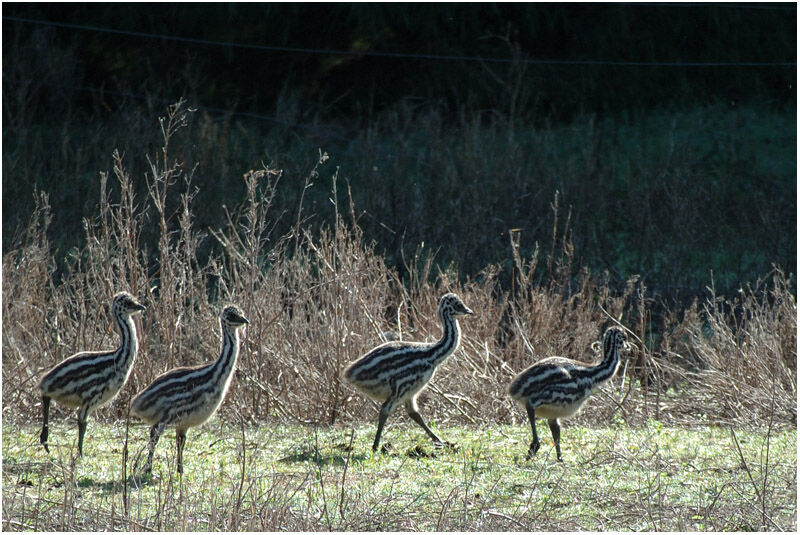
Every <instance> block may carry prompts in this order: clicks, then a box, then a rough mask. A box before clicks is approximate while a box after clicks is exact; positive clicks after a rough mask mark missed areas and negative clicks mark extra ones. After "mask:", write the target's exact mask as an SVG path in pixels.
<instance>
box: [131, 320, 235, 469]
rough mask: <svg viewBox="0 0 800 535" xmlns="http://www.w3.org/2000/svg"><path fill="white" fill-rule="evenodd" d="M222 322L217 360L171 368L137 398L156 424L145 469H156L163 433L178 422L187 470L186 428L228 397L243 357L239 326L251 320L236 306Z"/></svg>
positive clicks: (138, 409)
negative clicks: (235, 372)
mask: <svg viewBox="0 0 800 535" xmlns="http://www.w3.org/2000/svg"><path fill="white" fill-rule="evenodd" d="M219 322H220V324H221V326H222V350H221V351H220V355H219V358H218V359H217V360H216V361H215V362H212V363H211V364H205V365H202V366H194V367H187V368H176V369H174V370H170V371H168V372H166V373H164V374H162V375H160V376H159V377H157V378H156V380H155V381H153V383H152V384H151V385H150V386H148V387H147V388H145V389H144V390H143V391H142V392H141V393H140V394H139V395H138V396H136V398H135V399H134V400H133V403H132V404H131V412H132V413H133V414H135V415H136V416H138V417H139V418H141V419H142V420H144V421H145V422H147V423H148V424H150V425H151V426H152V427H151V428H150V443H149V448H150V451H149V453H148V455H147V463H146V464H145V466H144V470H143V471H144V472H150V471H151V470H152V467H153V453H154V452H155V449H156V444H157V443H158V439H159V437H160V436H161V433H163V432H164V429H165V428H166V426H168V425H174V426H175V442H176V445H177V447H178V473H183V446H184V444H185V443H186V430H187V429H189V428H190V427H196V426H198V425H200V424H203V423H205V422H206V421H207V420H208V419H209V418H211V416H212V415H213V414H214V413H215V412H216V411H217V408H218V407H219V406H220V404H221V403H222V400H223V399H225V394H226V393H227V391H228V387H229V386H230V384H231V379H232V378H233V369H234V368H235V367H236V359H237V358H238V356H239V328H241V327H243V326H244V325H246V324H248V323H250V322H249V321H247V318H245V317H244V313H243V312H242V310H241V309H240V308H239V307H237V306H235V305H230V306H228V307H225V309H224V310H223V311H222V314H221V315H220V318H219Z"/></svg>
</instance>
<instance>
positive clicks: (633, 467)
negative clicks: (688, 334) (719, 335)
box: [3, 418, 797, 531]
mask: <svg viewBox="0 0 800 535" xmlns="http://www.w3.org/2000/svg"><path fill="white" fill-rule="evenodd" d="M406 424H407V422H405V421H404V419H402V418H400V419H395V421H394V422H390V426H389V427H388V428H387V432H386V440H387V441H388V442H389V443H390V444H391V448H390V449H389V452H388V453H383V454H380V453H379V454H373V453H372V452H371V448H370V446H371V442H372V437H373V433H374V426H373V425H359V426H356V427H349V426H334V427H311V426H298V425H283V424H278V425H259V426H247V427H245V426H242V425H237V424H231V423H223V422H219V421H215V422H213V423H210V424H208V425H206V426H204V427H202V428H200V429H198V430H194V431H192V432H190V435H189V441H188V443H187V446H186V452H185V458H184V459H185V461H184V462H185V466H186V473H185V474H184V476H183V479H179V478H176V477H175V475H174V474H173V472H174V461H175V459H174V438H173V437H174V434H173V433H172V432H167V433H165V435H164V437H163V438H162V441H161V443H160V444H159V447H158V449H157V452H156V453H157V454H156V462H155V465H154V469H153V475H152V477H146V478H139V477H136V476H134V477H130V476H129V474H130V470H131V467H132V466H133V464H134V462H135V459H136V457H137V456H138V455H139V454H144V453H146V452H144V450H145V447H146V443H147V428H146V427H144V426H142V425H139V424H136V425H133V426H132V427H131V428H130V430H129V437H128V444H129V448H130V449H129V451H130V460H129V462H128V466H127V472H124V471H123V467H122V463H121V461H122V459H123V450H124V447H125V439H126V437H125V426H124V425H119V423H116V424H109V423H98V422H92V425H90V428H89V431H88V435H87V439H88V441H87V452H86V455H85V457H84V458H83V459H82V460H80V461H78V463H75V464H73V459H72V457H71V455H72V454H73V452H74V449H75V448H74V442H75V429H74V426H73V425H71V424H67V423H56V424H55V425H54V426H53V429H52V431H51V436H52V437H53V439H54V440H52V444H51V449H52V451H53V454H52V455H48V454H46V453H45V452H44V450H43V449H42V448H41V447H39V445H38V430H39V429H38V427H36V426H33V425H29V424H24V425H23V424H19V423H15V422H9V421H5V422H4V424H3V459H4V462H3V489H4V491H3V511H4V513H3V529H4V530H36V531H49V530H75V529H81V530H88V531H96V530H154V529H155V530H178V531H186V530H188V531H206V530H269V531H284V530H291V531H299V530H309V531H316V530H358V531H376V530H391V531H400V530H425V531H430V530H433V531H450V530H457V531H518V530H523V531H549V530H559V531H561V530H625V531H641V530H647V531H649V530H653V531H705V530H715V531H723V530H724V531H729V530H734V531H754V530H755V531H757V530H789V531H794V530H796V514H797V507H796V503H797V485H796V477H797V456H796V444H797V432H796V430H794V429H784V430H780V431H778V430H775V429H770V430H760V431H743V430H742V431H735V432H734V431H733V430H732V428H723V427H699V428H695V429H689V428H684V427H669V426H665V425H663V424H662V423H660V422H658V421H654V420H651V421H649V422H647V423H646V424H645V425H642V426H638V427H629V426H626V425H625V424H624V423H623V422H622V420H621V419H619V418H617V419H615V420H613V421H612V422H611V424H610V425H608V426H605V427H596V428H595V427H584V426H581V425H574V424H570V423H567V425H566V426H565V429H564V433H563V435H562V446H563V449H564V457H565V462H564V463H556V462H555V452H554V450H553V448H552V442H551V441H550V437H549V434H548V433H546V431H544V430H543V433H542V435H543V438H544V437H546V438H544V442H543V447H542V449H541V450H540V452H539V454H538V455H537V457H536V458H535V459H534V460H532V461H525V460H524V453H525V451H526V450H527V444H528V442H529V440H530V435H529V433H530V431H529V429H528V427H527V425H487V426H482V427H481V428H479V429H476V428H475V427H470V426H454V427H444V428H440V429H439V430H440V431H441V433H442V434H443V435H444V436H445V437H447V438H448V439H449V440H450V441H453V442H455V443H457V444H459V448H458V449H457V450H455V451H453V450H449V449H445V450H436V449H434V448H433V446H432V445H431V443H430V442H429V441H428V440H427V439H426V438H425V437H424V434H423V433H422V432H421V431H420V432H418V430H417V429H416V428H413V427H411V428H409V427H407V425H406ZM143 452H144V453H143ZM123 475H126V477H127V479H123Z"/></svg>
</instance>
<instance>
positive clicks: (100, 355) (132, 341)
mask: <svg viewBox="0 0 800 535" xmlns="http://www.w3.org/2000/svg"><path fill="white" fill-rule="evenodd" d="M144 309H145V307H144V306H143V305H142V304H140V303H139V302H138V301H137V300H136V299H135V298H134V297H133V296H132V295H131V294H129V293H127V292H120V293H118V294H116V295H115V296H114V299H113V301H112V304H111V314H112V315H113V316H114V319H115V320H117V325H119V330H120V334H121V335H122V341H121V342H120V345H119V347H118V348H117V349H115V350H113V351H84V352H82V353H76V354H75V355H72V356H71V357H69V358H68V359H67V360H65V361H64V362H62V363H61V364H58V365H57V366H55V367H54V368H53V369H51V370H50V371H49V372H47V373H46V374H45V375H44V377H42V380H41V381H40V382H39V390H40V392H41V394H42V412H43V415H44V422H43V423H42V434H41V435H40V436H39V441H40V442H41V443H42V446H44V449H45V450H46V451H47V452H50V448H48V447H47V436H48V434H49V431H48V420H49V417H50V400H51V399H54V400H56V401H58V402H59V403H61V404H62V405H66V406H68V407H80V410H79V411H78V456H79V457H80V456H82V455H83V436H84V434H85V433H86V420H87V418H88V417H89V415H90V414H92V412H94V410H95V409H96V408H98V407H100V406H101V405H103V404H104V403H107V402H108V401H110V400H112V399H113V398H114V396H116V395H117V392H119V391H120V389H121V388H122V385H124V384H125V381H127V380H128V376H129V375H130V373H131V365H132V364H133V361H134V359H135V358H136V351H137V349H138V347H139V343H138V340H137V338H136V324H135V323H134V322H133V318H131V316H132V315H133V314H136V313H138V312H141V311H142V310H144Z"/></svg>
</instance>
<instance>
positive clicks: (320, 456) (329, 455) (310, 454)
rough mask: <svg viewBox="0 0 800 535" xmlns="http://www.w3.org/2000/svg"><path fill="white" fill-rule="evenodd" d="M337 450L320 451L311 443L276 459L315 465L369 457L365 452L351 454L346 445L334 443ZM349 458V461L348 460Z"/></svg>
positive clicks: (358, 460) (333, 464)
mask: <svg viewBox="0 0 800 535" xmlns="http://www.w3.org/2000/svg"><path fill="white" fill-rule="evenodd" d="M334 449H337V450H339V451H332V452H329V451H320V450H319V448H317V447H316V446H313V445H304V446H299V447H298V448H296V450H295V451H293V452H291V453H290V454H289V455H287V456H285V457H282V458H280V459H278V462H281V463H308V462H310V463H314V464H315V465H317V466H345V465H347V463H348V462H363V461H365V460H367V459H368V458H369V455H368V454H367V453H359V454H353V453H351V451H352V450H351V449H350V448H349V447H348V446H342V445H336V446H334ZM348 459H349V461H348Z"/></svg>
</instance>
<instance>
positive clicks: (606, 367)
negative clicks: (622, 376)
mask: <svg viewBox="0 0 800 535" xmlns="http://www.w3.org/2000/svg"><path fill="white" fill-rule="evenodd" d="M617 368H619V348H618V347H617V344H616V340H615V339H614V337H613V336H608V337H606V339H605V340H603V361H602V362H600V364H598V365H597V366H595V367H594V368H592V378H593V379H594V380H595V381H597V382H603V381H608V380H609V379H611V378H612V377H613V376H614V374H615V373H617Z"/></svg>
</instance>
